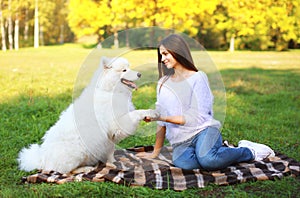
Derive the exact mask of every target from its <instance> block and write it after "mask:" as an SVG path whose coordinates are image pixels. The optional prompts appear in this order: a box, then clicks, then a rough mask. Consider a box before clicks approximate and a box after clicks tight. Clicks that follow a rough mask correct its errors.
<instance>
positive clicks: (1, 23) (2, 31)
mask: <svg viewBox="0 0 300 198" xmlns="http://www.w3.org/2000/svg"><path fill="white" fill-rule="evenodd" d="M0 6H1V5H0ZM0 28H1V38H2V51H6V40H5V28H4V24H3V17H2V9H1V7H0Z"/></svg>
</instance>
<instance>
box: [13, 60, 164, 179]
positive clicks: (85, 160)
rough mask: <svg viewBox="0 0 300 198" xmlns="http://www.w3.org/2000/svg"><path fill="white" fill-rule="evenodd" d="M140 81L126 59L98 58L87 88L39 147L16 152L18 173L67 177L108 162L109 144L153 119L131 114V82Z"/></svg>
mask: <svg viewBox="0 0 300 198" xmlns="http://www.w3.org/2000/svg"><path fill="white" fill-rule="evenodd" d="M140 76H141V74H140V73H138V72H136V71H133V70H130V69H129V63H128V61H127V60H126V59H124V58H120V57H119V58H114V59H109V58H106V57H103V58H102V59H101V63H100V68H99V69H98V70H97V71H96V73H95V74H94V76H93V78H92V80H91V82H90V84H89V85H88V86H87V87H86V88H85V89H84V91H83V92H82V94H81V95H80V97H79V98H77V99H76V100H75V101H74V102H73V103H72V104H71V105H70V106H69V107H68V108H67V109H66V110H65V111H64V112H63V113H62V114H61V116H60V118H59V120H58V121H57V122H56V124H55V125H54V126H52V127H51V128H50V129H49V130H48V131H47V132H46V134H45V135H44V137H43V143H42V144H41V145H38V144H32V145H31V146H30V147H29V148H23V149H22V150H21V152H20V153H19V157H18V161H19V167H20V169H22V170H25V171H31V170H34V169H42V170H47V171H49V170H54V171H58V172H61V173H69V172H70V171H72V170H74V169H76V168H77V167H81V166H92V165H95V164H96V163H97V162H98V161H102V162H108V163H112V162H114V157H113V153H114V149H115V143H117V142H119V141H120V140H122V139H124V138H125V137H127V136H129V135H132V134H133V133H134V131H135V130H136V128H137V126H138V124H139V122H140V121H141V120H142V119H143V118H144V117H145V116H149V117H151V118H153V119H155V118H157V117H158V116H159V113H157V112H156V111H155V110H134V106H133V104H132V102H131V95H132V89H136V85H135V84H134V83H133V81H135V80H137V79H139V78H140Z"/></svg>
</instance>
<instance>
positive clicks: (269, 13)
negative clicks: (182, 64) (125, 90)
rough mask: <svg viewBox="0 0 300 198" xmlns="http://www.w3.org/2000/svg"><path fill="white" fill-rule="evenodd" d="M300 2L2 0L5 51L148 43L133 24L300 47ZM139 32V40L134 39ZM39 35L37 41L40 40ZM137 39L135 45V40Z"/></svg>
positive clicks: (212, 41)
mask: <svg viewBox="0 0 300 198" xmlns="http://www.w3.org/2000/svg"><path fill="white" fill-rule="evenodd" d="M299 4H300V0H210V1H208V0H189V1H185V0H183V1H178V0H147V1H145V0H0V38H1V49H2V50H7V49H10V50H13V49H16V50H17V49H19V47H27V46H35V47H38V46H40V45H52V44H62V43H65V42H77V41H80V40H84V38H94V40H92V41H89V42H92V43H94V44H95V45H97V44H99V43H101V41H103V40H104V39H105V38H107V37H108V36H112V35H113V38H114V40H113V42H112V43H111V46H102V47H115V48H117V47H132V46H139V47H143V42H146V40H147V42H148V40H149V42H152V41H151V39H153V38H157V39H159V38H160V37H154V34H156V33H155V31H154V30H155V29H153V31H152V32H149V35H144V34H142V33H141V34H138V33H136V34H135V35H124V36H125V41H120V39H119V37H120V36H121V35H120V31H122V30H126V29H128V28H136V27H151V26H158V27H161V28H166V29H169V30H170V31H172V30H176V31H179V32H184V33H186V34H187V35H189V36H190V37H192V38H194V39H196V40H198V41H199V42H200V43H201V44H202V45H203V46H204V47H205V48H206V49H215V50H231V51H233V50H236V49H238V50H243V49H247V50H278V51H282V50H287V49H289V48H299V46H300V24H299V23H300V8H299ZM132 36H134V39H132ZM34 37H35V39H34ZM129 41H130V42H135V43H130V42H129Z"/></svg>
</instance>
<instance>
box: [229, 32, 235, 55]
mask: <svg viewBox="0 0 300 198" xmlns="http://www.w3.org/2000/svg"><path fill="white" fill-rule="evenodd" d="M229 51H230V52H234V35H232V36H231V38H230V45H229Z"/></svg>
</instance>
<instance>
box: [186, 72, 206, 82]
mask: <svg viewBox="0 0 300 198" xmlns="http://www.w3.org/2000/svg"><path fill="white" fill-rule="evenodd" d="M189 79H190V80H192V81H202V80H207V75H206V73H205V72H203V71H200V70H199V71H197V72H195V73H194V74H193V75H192V76H191V78H189Z"/></svg>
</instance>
